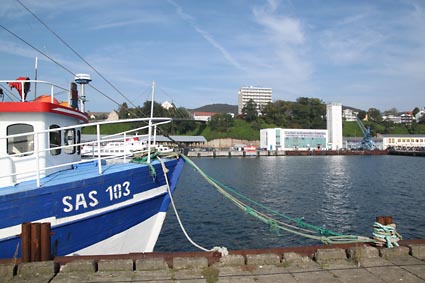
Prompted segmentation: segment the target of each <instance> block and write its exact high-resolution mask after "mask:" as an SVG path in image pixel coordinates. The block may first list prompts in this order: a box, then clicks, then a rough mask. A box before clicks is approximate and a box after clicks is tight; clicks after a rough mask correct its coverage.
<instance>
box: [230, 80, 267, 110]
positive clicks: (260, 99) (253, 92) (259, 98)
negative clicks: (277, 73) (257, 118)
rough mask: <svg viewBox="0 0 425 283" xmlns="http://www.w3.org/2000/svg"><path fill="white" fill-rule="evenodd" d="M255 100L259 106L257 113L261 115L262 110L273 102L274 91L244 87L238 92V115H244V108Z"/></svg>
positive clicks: (264, 88)
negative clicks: (250, 101)
mask: <svg viewBox="0 0 425 283" xmlns="http://www.w3.org/2000/svg"><path fill="white" fill-rule="evenodd" d="M251 99H252V100H253V101H254V102H255V103H256V104H257V111H258V113H259V114H261V108H262V107H263V106H265V105H266V104H268V103H269V102H272V89H271V88H266V87H254V86H249V87H242V88H241V89H240V90H239V92H238V114H242V108H243V107H244V106H245V105H246V104H247V103H248V101H249V100H251Z"/></svg>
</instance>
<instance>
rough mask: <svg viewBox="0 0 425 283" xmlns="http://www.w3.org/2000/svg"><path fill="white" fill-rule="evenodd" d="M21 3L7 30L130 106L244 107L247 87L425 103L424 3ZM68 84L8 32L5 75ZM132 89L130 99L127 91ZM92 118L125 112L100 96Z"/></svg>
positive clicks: (334, 98) (0, 19)
mask: <svg viewBox="0 0 425 283" xmlns="http://www.w3.org/2000/svg"><path fill="white" fill-rule="evenodd" d="M20 1H21V2H22V3H23V4H24V5H25V6H26V7H28V8H29V9H30V10H31V11H32V12H33V13H35V14H36V15H37V16H38V17H39V18H40V19H42V20H43V22H44V23H45V24H46V25H48V26H49V27H50V28H51V29H52V30H53V31H54V32H55V33H57V34H58V35H60V37H61V38H63V40H65V41H66V42H67V43H68V44H69V45H70V46H71V47H72V48H73V49H74V50H76V51H77V52H78V53H79V54H80V55H81V56H82V57H83V58H84V59H85V60H86V61H87V62H89V63H90V65H92V66H93V67H95V68H96V70H97V71H98V72H99V73H100V74H101V75H102V76H104V77H105V78H107V79H108V80H109V81H110V82H111V83H112V85H113V86H114V87H115V88H116V89H118V90H119V92H118V91H117V90H116V89H114V88H113V87H111V86H110V85H109V84H108V83H106V82H105V81H104V80H103V79H102V78H101V77H100V76H99V75H97V74H96V72H95V71H93V70H92V69H91V68H90V67H89V66H88V65H87V64H85V63H84V62H83V61H82V60H81V59H80V58H78V57H77V56H76V55H75V54H74V53H73V52H72V51H71V50H69V49H68V48H67V47H66V46H65V45H64V44H63V43H62V42H60V41H59V40H58V39H57V38H56V37H55V36H54V35H53V34H52V33H50V32H49V31H48V30H47V29H46V28H45V27H44V26H43V25H41V24H40V23H39V22H38V21H37V20H36V19H35V18H34V17H33V16H32V15H31V14H30V13H29V12H28V11H27V10H25V9H24V8H23V7H22V6H21V5H20V4H19V2H17V1H16V0H2V4H1V5H0V24H1V25H2V26H3V27H5V28H7V29H8V30H10V31H12V32H13V33H15V34H17V35H19V36H20V37H22V38H23V39H24V40H25V41H27V42H29V43H30V44H31V45H33V46H35V47H37V48H38V49H39V50H41V51H43V52H44V53H46V54H48V55H49V56H50V57H52V58H54V60H56V61H57V62H59V63H60V64H61V65H63V66H65V67H66V68H67V69H69V70H70V71H72V72H73V73H88V74H91V76H92V79H93V82H92V85H93V86H95V87H96V88H97V89H99V90H101V91H102V92H103V93H106V94H107V95H108V96H110V97H112V98H113V99H114V100H115V101H117V102H119V103H122V102H124V101H125V100H124V98H123V97H122V96H121V94H124V96H125V97H126V98H129V99H130V100H131V101H130V102H127V103H130V104H129V105H130V106H131V105H132V104H134V105H142V104H143V102H144V101H145V100H147V99H149V95H150V85H151V82H152V81H153V80H154V81H155V83H156V86H157V88H156V89H157V91H156V94H157V101H158V102H163V101H165V100H168V101H173V102H174V103H175V104H176V105H178V106H182V107H186V108H195V107H199V106H203V105H206V104H212V103H228V104H237V91H238V90H239V88H240V87H242V86H249V85H254V86H264V87H271V88H273V100H278V99H280V100H289V101H295V100H296V99H297V98H298V97H315V98H320V99H322V100H323V101H324V102H341V103H342V104H343V105H347V106H352V107H357V108H360V109H364V110H367V109H368V108H370V107H374V108H378V109H379V110H381V111H384V110H388V109H390V108H393V107H394V108H396V109H397V110H399V111H408V110H412V109H413V108H414V107H423V106H425V101H424V100H425V1H422V0H417V1H415V0H376V1H362V0H356V1H348V0H339V1H336V0H327V1H322V0H320V1H319V0H297V1H295V0H294V1H285V0H282V1H279V0H269V1H265V0H263V1H260V0H250V1H249V0H215V1H195V0H168V1H167V0H120V1H117V0H85V1H70V0H55V1H53V0H51V1H39V0H20ZM35 56H38V58H39V64H38V68H39V69H38V78H39V79H42V80H48V81H54V82H56V83H58V84H61V85H65V86H66V85H68V83H69V81H71V80H72V79H73V76H72V75H71V74H70V73H68V72H66V71H65V70H63V69H61V68H60V67H58V66H56V65H55V64H53V63H52V62H51V61H49V60H48V59H46V58H45V57H44V56H43V55H41V54H39V53H38V52H37V51H34V50H33V49H32V48H31V47H29V46H28V45H26V44H25V43H23V42H22V41H21V40H19V39H17V38H15V37H14V36H12V35H11V34H10V33H8V32H7V31H5V30H4V29H3V28H1V27H0V62H1V64H0V78H1V79H14V78H16V77H19V76H29V77H31V78H34V58H35ZM120 93H121V94H120ZM87 95H88V99H89V102H88V104H87V109H88V110H91V111H110V110H112V109H117V108H118V106H117V105H116V104H115V103H114V102H112V101H110V100H108V99H106V98H104V97H103V95H102V94H100V93H98V92H96V91H95V90H93V89H88V92H87Z"/></svg>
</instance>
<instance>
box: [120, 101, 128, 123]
mask: <svg viewBox="0 0 425 283" xmlns="http://www.w3.org/2000/svg"><path fill="white" fill-rule="evenodd" d="M128 113H129V109H128V105H127V103H125V102H124V103H123V104H121V105H120V107H119V108H118V117H120V119H127V118H128Z"/></svg>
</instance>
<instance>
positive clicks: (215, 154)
mask: <svg viewBox="0 0 425 283" xmlns="http://www.w3.org/2000/svg"><path fill="white" fill-rule="evenodd" d="M387 154H388V151H387V150H257V151H245V150H243V151H226V150H211V151H189V153H188V154H187V156H188V157H264V156H325V155H387Z"/></svg>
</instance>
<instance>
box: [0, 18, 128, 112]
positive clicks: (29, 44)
mask: <svg viewBox="0 0 425 283" xmlns="http://www.w3.org/2000/svg"><path fill="white" fill-rule="evenodd" d="M0 27H1V28H3V29H4V30H5V31H7V32H8V33H10V34H11V35H13V36H14V37H16V38H17V39H19V40H21V41H22V42H24V43H25V44H26V45H28V46H29V47H31V48H32V49H34V50H36V51H37V52H39V53H40V54H41V55H43V56H45V57H46V58H47V59H49V60H50V61H52V62H53V63H55V64H56V65H58V66H59V67H61V68H62V69H64V70H65V71H67V72H68V73H70V74H71V75H73V76H76V74H75V73H74V72H72V71H71V70H70V69H68V68H67V67H65V66H64V65H62V64H61V63H59V62H58V61H56V60H55V59H53V58H52V57H50V56H49V55H47V54H46V53H45V52H43V51H41V50H40V49H39V48H37V47H35V46H34V45H32V44H31V43H29V42H28V41H26V40H25V39H23V38H22V37H20V36H19V35H17V34H16V33H14V32H13V31H11V30H9V29H8V28H6V27H5V26H3V25H2V24H0ZM89 86H90V87H91V88H93V89H94V90H96V91H97V92H99V93H100V94H102V95H103V96H105V97H106V98H108V99H109V100H110V101H112V102H114V103H115V104H117V105H121V104H120V103H118V102H117V101H116V100H114V99H113V98H112V97H110V96H109V95H107V94H106V93H104V92H102V91H101V90H99V89H97V88H96V87H94V86H92V85H89Z"/></svg>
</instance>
